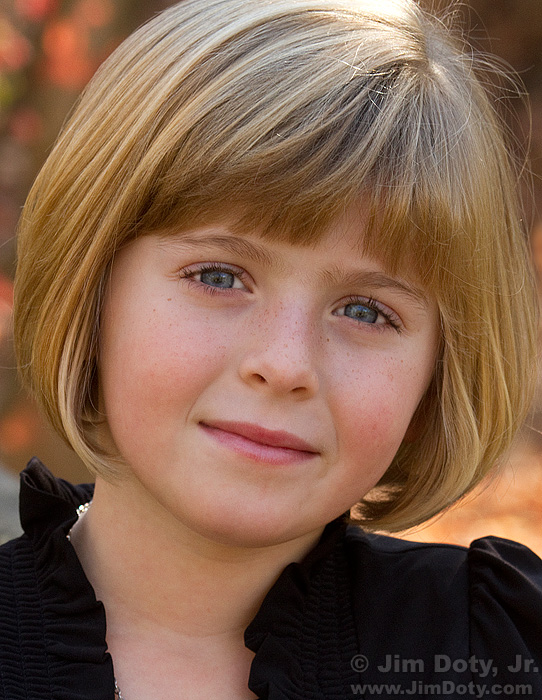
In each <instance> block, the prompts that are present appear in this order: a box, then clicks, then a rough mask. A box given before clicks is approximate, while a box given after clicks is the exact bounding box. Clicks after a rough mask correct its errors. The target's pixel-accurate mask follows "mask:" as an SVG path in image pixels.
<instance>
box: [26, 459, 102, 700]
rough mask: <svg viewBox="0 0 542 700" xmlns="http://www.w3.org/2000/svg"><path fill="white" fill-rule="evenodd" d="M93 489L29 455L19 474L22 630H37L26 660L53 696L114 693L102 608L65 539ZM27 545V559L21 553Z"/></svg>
mask: <svg viewBox="0 0 542 700" xmlns="http://www.w3.org/2000/svg"><path fill="white" fill-rule="evenodd" d="M92 493H93V486H92V485H91V484H83V485H81V486H72V485H71V484H69V483H68V482H66V481H63V480H62V479H56V478H55V477H53V475H52V474H51V473H50V472H49V471H48V470H47V469H46V468H45V467H44V466H43V464H42V463H41V462H40V461H39V460H38V459H36V458H34V459H32V460H31V461H30V462H29V464H28V466H27V468H26V469H25V470H24V471H23V472H22V474H21V492H20V514H21V525H22V527H23V530H24V533H25V534H24V535H23V537H22V538H21V540H20V550H21V553H20V555H19V560H20V567H19V568H20V577H21V584H22V585H26V586H28V587H29V592H30V589H31V588H32V587H35V593H34V595H33V596H32V598H33V599H32V600H31V601H30V600H29V601H28V606H29V607H28V609H27V613H28V616H27V620H26V621H25V623H26V624H27V625H28V635H29V636H30V637H34V636H35V637H36V640H35V642H34V643H32V642H30V643H28V642H27V647H28V649H29V657H30V658H29V663H32V664H34V665H35V666H36V671H35V674H36V676H38V675H39V676H40V677H41V678H42V679H43V684H44V685H45V683H47V684H48V685H50V686H51V687H52V688H54V689H55V693H54V697H55V699H56V700H113V692H114V675H113V663H112V660H111V657H110V655H109V653H108V652H107V646H106V642H105V633H106V621H105V610H104V607H103V605H102V603H100V602H99V601H97V600H96V596H95V594H94V590H93V588H92V586H91V585H90V583H89V581H88V579H87V577H86V576H85V573H84V571H83V568H82V566H81V564H80V562H79V559H78V557H77V554H76V553H75V550H74V549H73V547H72V545H71V543H70V542H69V541H68V539H67V538H66V535H67V534H68V532H69V530H70V528H71V527H72V526H73V524H74V522H75V521H76V520H77V514H76V509H77V507H78V506H79V505H81V504H82V503H85V502H86V501H88V500H89V499H90V498H91V497H92ZM28 545H29V546H30V548H31V550H30V551H31V553H32V557H31V559H30V558H29V557H28V556H26V554H25V553H26V552H27V548H28ZM36 594H37V595H36ZM40 622H41V629H40ZM38 650H41V651H40V652H39V653H38ZM40 653H41V654H43V656H44V658H43V659H42V660H41V661H40V659H39V654H40ZM38 697H41V695H39V694H36V700H37V698H38ZM44 697H49V695H46V696H45V695H44ZM51 697H52V696H51Z"/></svg>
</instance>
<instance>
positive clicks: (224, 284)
mask: <svg viewBox="0 0 542 700" xmlns="http://www.w3.org/2000/svg"><path fill="white" fill-rule="evenodd" d="M200 280H201V282H202V283H203V284H207V285H209V286H210V287H218V288H220V289H232V287H233V286H234V284H235V275H234V274H233V272H227V271H226V270H205V271H202V272H200Z"/></svg>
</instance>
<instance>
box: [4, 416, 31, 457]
mask: <svg viewBox="0 0 542 700" xmlns="http://www.w3.org/2000/svg"><path fill="white" fill-rule="evenodd" d="M38 427H39V421H38V418H37V416H36V413H35V411H34V410H32V408H31V407H30V406H26V405H23V406H19V407H17V408H16V409H15V410H14V411H13V412H12V413H10V414H8V415H7V416H5V418H4V419H3V420H2V421H1V422H0V444H1V445H2V451H3V452H4V453H5V454H8V455H9V454H15V453H17V452H21V451H23V450H27V449H28V448H29V446H30V445H31V444H32V441H33V440H34V438H35V435H36V430H37V429H38Z"/></svg>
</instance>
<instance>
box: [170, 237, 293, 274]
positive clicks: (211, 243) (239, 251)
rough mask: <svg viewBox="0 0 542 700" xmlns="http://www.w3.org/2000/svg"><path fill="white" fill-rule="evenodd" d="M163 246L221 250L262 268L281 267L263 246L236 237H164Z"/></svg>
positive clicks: (276, 257)
mask: <svg viewBox="0 0 542 700" xmlns="http://www.w3.org/2000/svg"><path fill="white" fill-rule="evenodd" d="M162 241H163V243H164V244H166V245H168V244H172V245H173V246H174V247H175V248H180V249H186V248H198V250H205V249H206V248H207V249H212V248H221V249H222V250H225V251H226V252H228V253H232V254H233V255H238V256H240V257H243V258H247V259H248V260H251V261H252V262H256V263H259V264H260V265H262V266H268V267H278V268H280V267H283V265H282V263H281V259H280V256H279V255H277V254H275V253H273V252H272V251H270V250H267V248H265V247H264V246H262V245H260V244H259V243H256V242H255V241H248V240H247V239H246V238H239V237H238V236H219V235H216V236H205V237H201V238H199V237H198V236H191V235H190V234H188V235H179V236H164V237H163V238H162Z"/></svg>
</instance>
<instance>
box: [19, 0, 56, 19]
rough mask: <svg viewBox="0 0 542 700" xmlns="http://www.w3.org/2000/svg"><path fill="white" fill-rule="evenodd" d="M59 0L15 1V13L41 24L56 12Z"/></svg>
mask: <svg viewBox="0 0 542 700" xmlns="http://www.w3.org/2000/svg"><path fill="white" fill-rule="evenodd" d="M57 5H58V0H15V11H16V12H17V13H18V14H19V15H20V16H21V17H24V18H25V19H29V20H30V21H32V22H40V21H42V20H44V19H45V18H46V17H47V15H49V14H51V13H52V12H54V10H56V8H57Z"/></svg>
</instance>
